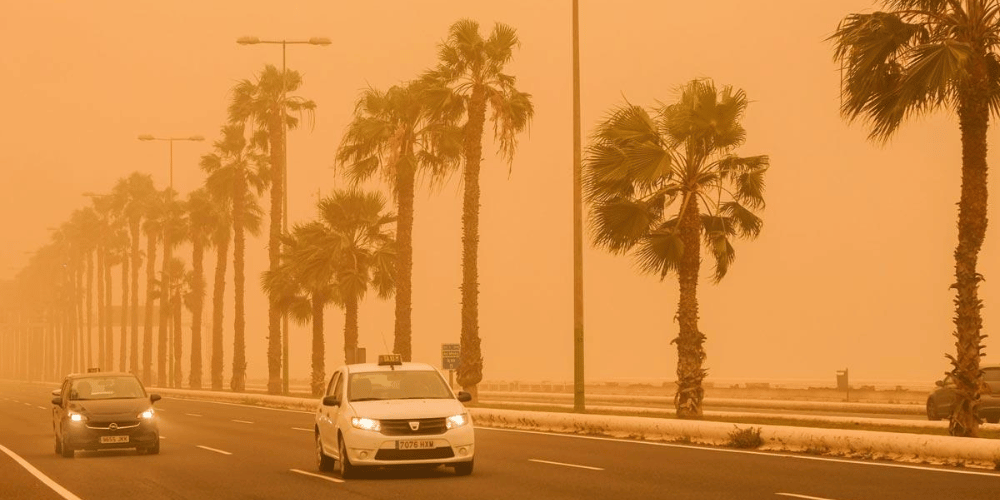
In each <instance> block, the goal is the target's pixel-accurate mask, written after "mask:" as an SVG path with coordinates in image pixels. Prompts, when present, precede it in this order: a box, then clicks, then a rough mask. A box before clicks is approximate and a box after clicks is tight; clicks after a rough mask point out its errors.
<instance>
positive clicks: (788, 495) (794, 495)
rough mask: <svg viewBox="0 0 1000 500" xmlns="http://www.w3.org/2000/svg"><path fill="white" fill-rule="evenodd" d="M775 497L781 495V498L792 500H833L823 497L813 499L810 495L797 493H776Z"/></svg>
mask: <svg viewBox="0 0 1000 500" xmlns="http://www.w3.org/2000/svg"><path fill="white" fill-rule="evenodd" d="M775 495H780V496H783V497H792V498H804V499H806V500H831V499H829V498H823V497H811V496H808V495H796V494H795V493H775Z"/></svg>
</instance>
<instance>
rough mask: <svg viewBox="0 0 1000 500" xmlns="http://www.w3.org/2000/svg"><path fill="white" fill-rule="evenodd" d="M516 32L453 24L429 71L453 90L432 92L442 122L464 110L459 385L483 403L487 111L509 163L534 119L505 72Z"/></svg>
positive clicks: (428, 78)
mask: <svg viewBox="0 0 1000 500" xmlns="http://www.w3.org/2000/svg"><path fill="white" fill-rule="evenodd" d="M519 45H520V42H519V41H518V38H517V32H516V31H515V30H514V28H512V27H510V26H507V25H505V24H501V23H497V24H496V25H494V27H493V31H492V32H491V33H490V36H489V38H486V39H484V38H483V37H482V36H481V35H480V34H479V23H477V22H475V21H472V20H468V19H463V20H460V21H458V22H456V23H455V24H453V25H452V26H451V28H450V30H449V34H448V38H447V39H446V40H445V42H444V43H443V44H442V45H441V48H440V51H439V58H440V63H439V64H438V67H437V69H435V70H433V71H430V72H428V73H427V74H426V75H425V77H424V81H425V83H427V84H428V85H430V86H431V87H432V88H433V87H438V88H442V89H447V90H448V92H430V93H429V95H428V102H429V103H431V106H432V108H433V109H435V115H436V116H437V117H438V119H441V118H444V121H449V119H450V118H452V117H453V116H454V113H455V112H456V109H459V110H462V111H464V114H465V116H466V120H467V121H466V123H465V126H464V132H465V137H464V151H463V156H464V160H465V169H464V171H463V182H464V188H465V193H464V198H463V203H462V337H461V346H462V347H461V349H462V351H461V360H460V363H459V366H458V383H459V384H461V385H462V387H464V388H465V389H466V390H467V391H469V392H470V393H471V394H472V397H473V401H477V400H478V391H477V390H476V386H477V384H478V383H479V382H480V381H481V380H482V379H483V357H482V353H481V351H480V349H479V343H480V339H479V269H478V260H479V258H478V256H479V197H480V196H479V195H480V193H479V169H480V165H481V163H482V152H483V128H484V125H485V123H486V109H487V108H490V110H492V115H491V116H490V118H491V120H492V121H493V125H494V136H495V139H496V141H497V142H498V143H499V146H500V155H501V156H502V157H503V158H504V159H505V160H507V162H508V165H509V164H511V163H512V162H513V160H514V152H515V151H516V150H517V134H519V133H520V132H522V131H524V130H525V129H526V128H527V127H528V123H529V122H530V121H531V118H532V116H533V115H534V107H533V105H532V103H531V95H530V94H527V93H524V92H521V91H520V90H518V89H517V88H516V87H515V83H516V78H515V77H514V76H512V75H508V74H505V73H504V72H503V71H504V69H505V66H506V65H507V63H509V62H510V60H511V58H512V57H513V50H514V48H515V47H517V46H519Z"/></svg>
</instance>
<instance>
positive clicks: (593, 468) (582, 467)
mask: <svg viewBox="0 0 1000 500" xmlns="http://www.w3.org/2000/svg"><path fill="white" fill-rule="evenodd" d="M528 461H529V462H537V463H540V464H550V465H561V466H563V467H575V468H577V469H587V470H604V469H602V468H600V467H591V466H589V465H577V464H567V463H563V462H550V461H548V460H539V459H537V458H529V459H528Z"/></svg>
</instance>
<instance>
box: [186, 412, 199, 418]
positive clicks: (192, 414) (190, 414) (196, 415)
mask: <svg viewBox="0 0 1000 500" xmlns="http://www.w3.org/2000/svg"><path fill="white" fill-rule="evenodd" d="M185 415H187V416H189V417H200V416H201V415H199V414H197V413H185Z"/></svg>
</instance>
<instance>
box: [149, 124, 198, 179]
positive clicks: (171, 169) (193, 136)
mask: <svg viewBox="0 0 1000 500" xmlns="http://www.w3.org/2000/svg"><path fill="white" fill-rule="evenodd" d="M139 140H140V141H168V142H170V189H171V190H173V189H174V141H204V140H205V138H204V137H202V136H200V135H192V136H191V137H153V136H151V135H149V134H142V135H140V136H139Z"/></svg>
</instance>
